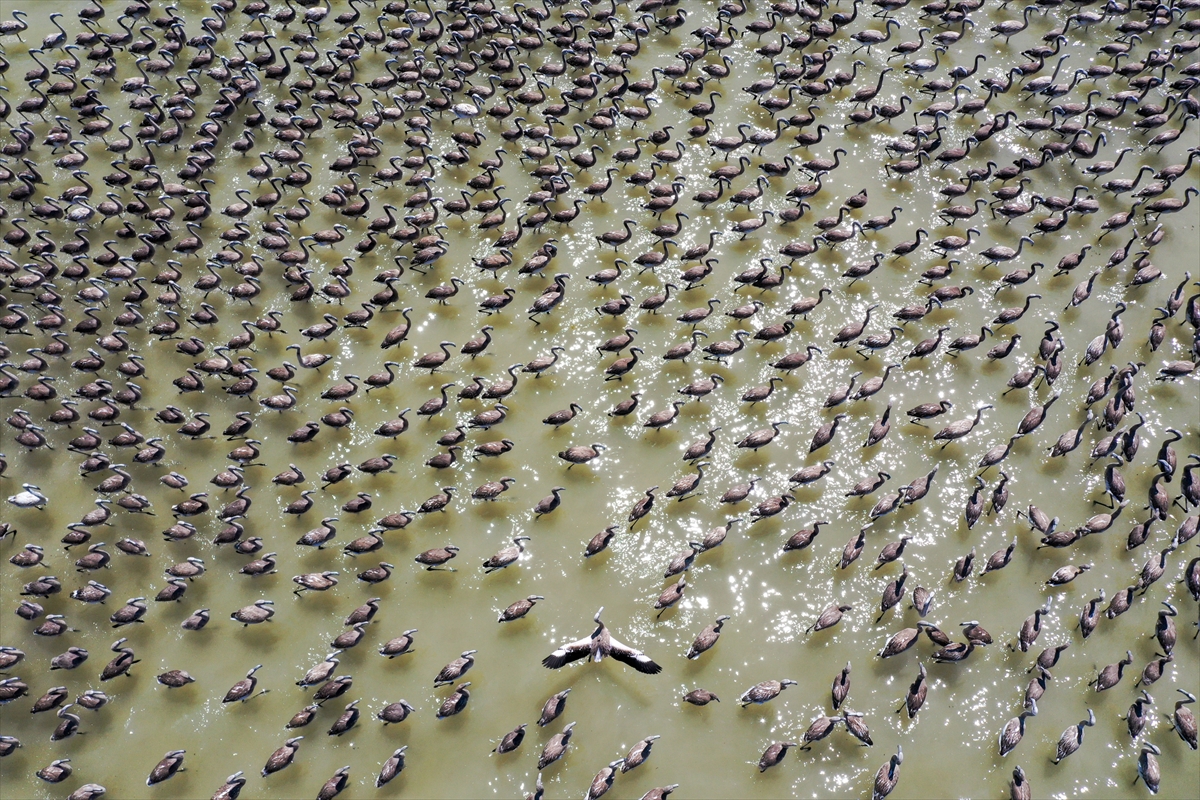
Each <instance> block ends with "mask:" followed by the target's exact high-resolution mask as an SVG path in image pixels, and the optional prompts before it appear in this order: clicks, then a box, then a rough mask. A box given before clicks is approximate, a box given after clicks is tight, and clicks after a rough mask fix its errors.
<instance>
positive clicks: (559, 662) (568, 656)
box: [542, 636, 592, 669]
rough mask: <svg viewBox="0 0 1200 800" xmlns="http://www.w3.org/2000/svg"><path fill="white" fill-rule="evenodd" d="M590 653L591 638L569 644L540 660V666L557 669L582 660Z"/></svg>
mask: <svg viewBox="0 0 1200 800" xmlns="http://www.w3.org/2000/svg"><path fill="white" fill-rule="evenodd" d="M591 651H592V637H590V636H588V637H586V638H583V639H580V640H579V641H577V642H569V643H567V644H564V645H563V646H562V647H560V648H558V649H557V650H555V651H554V652H553V653H551V654H550V655H548V656H546V657H545V658H543V659H542V666H543V667H546V668H547V669H558V668H559V667H564V666H566V665H567V664H570V663H571V662H572V661H578V660H579V659H581V658H584V657H586V656H587V655H588V653H590V652H591Z"/></svg>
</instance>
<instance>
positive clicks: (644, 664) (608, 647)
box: [542, 607, 662, 675]
mask: <svg viewBox="0 0 1200 800" xmlns="http://www.w3.org/2000/svg"><path fill="white" fill-rule="evenodd" d="M603 613H604V608H603V607H601V608H600V610H599V611H597V612H596V616H595V617H593V621H594V622H595V623H596V629H595V630H594V631H592V633H591V635H589V636H586V637H584V638H582V639H579V640H577V641H574V642H568V643H566V644H564V645H562V646H561V647H559V648H558V649H557V650H555V651H554V652H553V653H551V654H550V655H548V656H546V657H545V658H543V659H542V666H544V667H546V668H547V669H560V668H562V667H564V666H566V665H567V664H570V663H571V662H573V661H578V660H579V659H581V658H587V659H588V660H589V661H593V662H599V661H603V660H604V659H605V658H606V657H609V656H611V657H612V658H614V659H615V660H617V661H620V662H621V663H622V664H625V665H626V666H630V667H633V668H634V669H635V670H637V671H638V672H641V673H643V674H645V675H657V674H658V673H660V672H662V667H661V666H659V665H658V664H657V663H655V662H654V660H653V659H651V658H650V657H649V656H647V655H646V654H645V653H643V652H641V651H640V650H635V649H633V648H632V647H629V646H627V645H625V644H622V643H621V642H618V641H617V640H616V639H614V638H612V636H611V635H610V634H609V632H608V628H607V627H606V626H605V624H604V623H603V622H602V621H601V620H600V616H601V614H603Z"/></svg>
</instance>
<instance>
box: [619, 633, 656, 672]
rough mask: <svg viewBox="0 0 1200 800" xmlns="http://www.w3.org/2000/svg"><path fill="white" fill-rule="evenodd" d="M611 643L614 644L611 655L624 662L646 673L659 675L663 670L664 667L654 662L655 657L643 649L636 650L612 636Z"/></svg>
mask: <svg viewBox="0 0 1200 800" xmlns="http://www.w3.org/2000/svg"><path fill="white" fill-rule="evenodd" d="M609 643H610V644H611V645H612V652H611V653H610V654H609V655H611V656H612V657H613V658H615V659H616V660H617V661H620V662H621V663H622V664H625V665H626V666H630V667H633V668H634V669H636V670H637V671H638V672H641V673H644V674H646V675H657V674H658V673H660V672H662V667H660V666H659V665H658V664H656V663H654V661H653V659H651V658H650V657H649V656H648V655H646V654H645V653H643V652H642V651H640V650H634V649H633V648H632V647H628V646H626V645H623V644H621V643H620V642H618V641H617V640H616V639H612V638H610V639H609Z"/></svg>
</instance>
